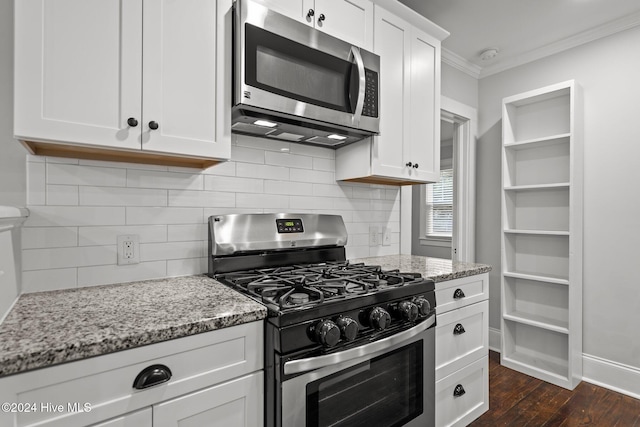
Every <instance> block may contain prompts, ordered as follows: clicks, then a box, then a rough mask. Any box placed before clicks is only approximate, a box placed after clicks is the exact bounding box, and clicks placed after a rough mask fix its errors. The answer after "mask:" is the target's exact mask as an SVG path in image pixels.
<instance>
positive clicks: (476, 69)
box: [442, 48, 482, 79]
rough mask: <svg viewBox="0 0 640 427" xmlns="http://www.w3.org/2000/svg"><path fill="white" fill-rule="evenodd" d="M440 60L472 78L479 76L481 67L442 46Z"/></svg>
mask: <svg viewBox="0 0 640 427" xmlns="http://www.w3.org/2000/svg"><path fill="white" fill-rule="evenodd" d="M442 62H444V63H445V64H447V65H450V66H451V67H453V68H455V69H457V70H460V71H462V72H463V73H465V74H468V75H470V76H471V77H473V78H476V79H479V78H480V72H481V71H482V67H480V66H478V65H476V64H474V63H472V62H469V61H467V60H466V59H464V58H463V57H462V56H460V55H458V54H457V53H454V52H452V51H450V50H449V49H445V48H442Z"/></svg>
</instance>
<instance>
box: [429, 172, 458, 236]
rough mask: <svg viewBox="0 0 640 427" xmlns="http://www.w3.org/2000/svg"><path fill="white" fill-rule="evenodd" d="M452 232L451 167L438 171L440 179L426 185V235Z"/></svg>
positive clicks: (446, 234)
mask: <svg viewBox="0 0 640 427" xmlns="http://www.w3.org/2000/svg"><path fill="white" fill-rule="evenodd" d="M452 232H453V169H443V170H441V171H440V181H438V182H437V183H434V184H429V185H427V236H438V237H451V235H452Z"/></svg>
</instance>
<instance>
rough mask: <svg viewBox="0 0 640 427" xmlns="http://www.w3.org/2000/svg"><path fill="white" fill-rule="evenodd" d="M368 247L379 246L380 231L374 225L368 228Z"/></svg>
mask: <svg viewBox="0 0 640 427" xmlns="http://www.w3.org/2000/svg"><path fill="white" fill-rule="evenodd" d="M369 246H380V230H379V228H378V226H376V225H370V226H369Z"/></svg>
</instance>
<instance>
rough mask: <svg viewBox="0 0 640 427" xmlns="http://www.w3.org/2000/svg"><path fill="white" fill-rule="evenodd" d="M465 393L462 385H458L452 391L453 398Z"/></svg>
mask: <svg viewBox="0 0 640 427" xmlns="http://www.w3.org/2000/svg"><path fill="white" fill-rule="evenodd" d="M465 393H466V391H464V387H462V384H458V385H457V386H456V388H454V389H453V397H460V396H462V395H463V394H465Z"/></svg>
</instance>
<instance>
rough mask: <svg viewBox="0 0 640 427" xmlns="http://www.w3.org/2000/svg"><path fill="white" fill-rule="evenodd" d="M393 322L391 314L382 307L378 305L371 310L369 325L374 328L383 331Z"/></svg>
mask: <svg viewBox="0 0 640 427" xmlns="http://www.w3.org/2000/svg"><path fill="white" fill-rule="evenodd" d="M390 324H391V316H390V315H389V313H388V312H387V310H385V309H384V308H382V307H376V308H374V309H373V310H371V313H369V325H370V326H371V327H372V328H373V329H377V330H378V331H382V330H384V329H386V328H387V326H389V325H390Z"/></svg>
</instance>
